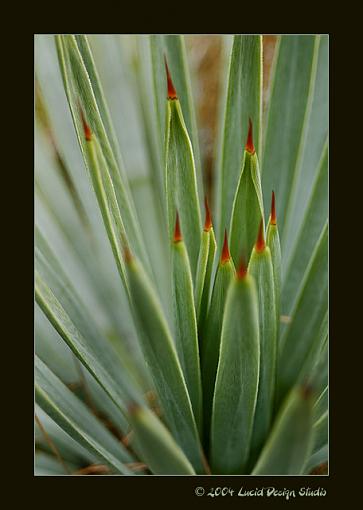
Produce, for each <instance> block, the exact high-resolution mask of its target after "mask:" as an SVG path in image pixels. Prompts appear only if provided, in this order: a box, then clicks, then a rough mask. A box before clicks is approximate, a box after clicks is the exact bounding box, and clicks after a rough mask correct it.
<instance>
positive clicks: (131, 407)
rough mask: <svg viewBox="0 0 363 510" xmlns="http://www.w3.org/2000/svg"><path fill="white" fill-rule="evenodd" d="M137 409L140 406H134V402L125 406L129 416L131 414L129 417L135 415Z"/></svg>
mask: <svg viewBox="0 0 363 510" xmlns="http://www.w3.org/2000/svg"><path fill="white" fill-rule="evenodd" d="M139 409H140V406H139V405H138V404H136V402H131V403H130V404H129V405H128V406H127V410H128V412H129V414H131V415H135V414H136V413H137V411H138V410H139Z"/></svg>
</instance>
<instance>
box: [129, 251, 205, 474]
mask: <svg viewBox="0 0 363 510" xmlns="http://www.w3.org/2000/svg"><path fill="white" fill-rule="evenodd" d="M126 267H127V275H128V280H129V285H130V294H131V298H132V303H133V310H134V314H135V319H136V321H137V324H138V327H139V339H140V342H141V346H142V350H143V353H144V358H145V361H146V363H147V365H148V366H149V368H150V371H151V375H152V378H153V381H154V385H155V388H156V392H157V395H158V397H159V399H160V403H161V407H162V409H163V412H164V415H165V421H166V423H167V424H168V427H169V429H170V431H171V433H172V435H173V437H174V438H175V440H176V442H177V443H178V444H179V446H180V447H181V448H182V449H183V451H184V452H185V454H186V455H187V457H188V459H189V460H190V461H191V463H192V465H193V466H194V468H195V469H196V471H197V472H198V473H201V472H203V471H204V468H203V465H202V461H201V448H200V442H199V438H198V432H197V427H196V423H195V419H194V416H193V411H192V406H191V402H190V398H189V395H188V391H187V387H186V384H185V380H184V376H183V373H182V369H181V366H180V363H179V361H178V357H177V353H176V349H175V346H174V343H173V339H172V336H171V333H170V330H169V327H168V325H167V323H166V320H165V317H164V315H163V313H162V309H161V306H160V303H159V301H158V299H157V296H156V295H155V292H154V290H153V288H152V286H151V283H150V281H149V279H148V277H147V275H146V273H145V272H144V271H143V269H142V267H141V265H140V264H139V263H138V262H137V261H136V259H134V258H131V260H129V261H128V263H127V265H126Z"/></svg>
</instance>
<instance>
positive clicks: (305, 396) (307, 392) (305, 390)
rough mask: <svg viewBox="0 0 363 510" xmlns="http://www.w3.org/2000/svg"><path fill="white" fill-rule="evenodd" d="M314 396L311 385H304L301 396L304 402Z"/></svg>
mask: <svg viewBox="0 0 363 510" xmlns="http://www.w3.org/2000/svg"><path fill="white" fill-rule="evenodd" d="M312 394H313V388H312V387H311V386H310V385H309V384H304V385H303V386H302V387H301V396H302V398H303V399H304V400H308V399H309V398H310V397H311V396H312Z"/></svg>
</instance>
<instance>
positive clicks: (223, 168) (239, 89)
mask: <svg viewBox="0 0 363 510" xmlns="http://www.w3.org/2000/svg"><path fill="white" fill-rule="evenodd" d="M261 116H262V36H260V35H256V36H251V35H235V36H234V39H233V47H232V53H231V57H230V68H229V77H228V91H227V99H226V107H225V114H224V126H223V138H222V148H221V161H220V169H219V171H218V173H217V175H219V176H220V178H219V182H218V194H217V209H218V210H217V213H218V218H219V225H218V236H217V239H218V242H219V243H220V242H221V240H222V239H223V233H224V229H225V228H228V226H229V224H230V218H231V214H232V204H233V198H234V195H235V190H236V187H237V183H238V179H239V174H240V171H241V158H242V154H241V143H242V141H243V140H245V139H246V137H247V126H248V119H249V118H251V119H252V120H253V122H254V129H255V133H254V136H255V145H256V149H257V152H258V154H260V143H261V136H260V130H261ZM256 233H257V231H256Z"/></svg>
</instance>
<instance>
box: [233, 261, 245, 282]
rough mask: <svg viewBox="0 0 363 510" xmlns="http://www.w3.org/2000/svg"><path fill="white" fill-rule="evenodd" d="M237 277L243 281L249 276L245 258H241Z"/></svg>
mask: <svg viewBox="0 0 363 510" xmlns="http://www.w3.org/2000/svg"><path fill="white" fill-rule="evenodd" d="M236 275H237V278H238V280H242V279H243V278H245V276H246V275H247V266H246V263H245V260H244V258H243V257H241V260H240V263H239V266H238V269H237V273H236Z"/></svg>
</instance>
